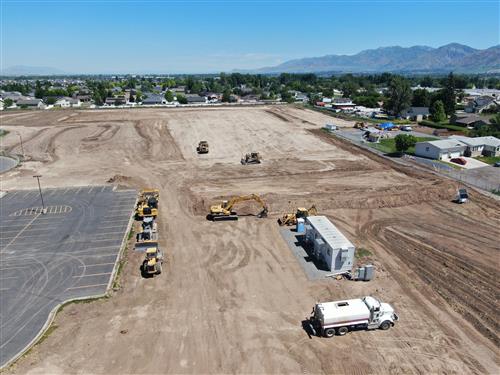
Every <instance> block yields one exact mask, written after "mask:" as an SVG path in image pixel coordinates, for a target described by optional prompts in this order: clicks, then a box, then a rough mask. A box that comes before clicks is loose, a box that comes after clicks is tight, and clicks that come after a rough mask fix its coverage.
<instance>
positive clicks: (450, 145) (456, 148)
mask: <svg viewBox="0 0 500 375" xmlns="http://www.w3.org/2000/svg"><path fill="white" fill-rule="evenodd" d="M466 149H467V145H466V144H465V143H462V142H461V141H459V140H456V139H440V140H438V141H427V142H417V144H416V145H415V155H417V156H421V157H424V158H429V159H436V160H447V159H452V158H458V157H460V156H462V155H463V154H464V152H465V150H466Z"/></svg>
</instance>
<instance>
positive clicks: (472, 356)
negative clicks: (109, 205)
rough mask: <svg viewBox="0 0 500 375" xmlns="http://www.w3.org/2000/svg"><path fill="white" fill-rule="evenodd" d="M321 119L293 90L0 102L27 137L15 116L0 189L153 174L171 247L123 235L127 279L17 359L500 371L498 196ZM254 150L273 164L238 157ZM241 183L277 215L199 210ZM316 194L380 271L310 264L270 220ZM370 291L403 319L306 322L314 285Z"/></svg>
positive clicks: (71, 310)
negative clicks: (273, 96) (116, 100)
mask: <svg viewBox="0 0 500 375" xmlns="http://www.w3.org/2000/svg"><path fill="white" fill-rule="evenodd" d="M326 122H334V123H338V121H336V120H333V121H332V119H331V118H330V117H326V116H325V115H323V114H320V113H317V112H314V111H310V110H305V109H301V108H295V107H290V106H286V107H285V106H283V107H255V108H242V107H234V108H225V107H221V108H215V109H209V108H206V109H205V108H192V109H168V110H164V109H147V110H99V111H90V110H89V111H53V112H50V111H46V112H38V111H33V112H20V113H19V114H17V113H16V114H12V113H8V114H5V115H3V114H2V127H3V128H5V129H6V130H9V131H11V132H10V133H9V134H8V135H7V136H5V137H4V138H3V140H2V143H3V147H4V148H5V149H6V150H7V151H10V152H14V153H18V154H21V149H20V145H19V136H18V135H17V133H16V131H17V132H19V133H20V134H21V135H22V137H23V141H24V144H23V146H24V152H25V156H26V160H25V161H24V162H23V163H22V165H21V166H20V167H18V168H16V169H14V170H12V171H9V172H6V173H5V174H3V175H2V188H3V189H7V190H8V189H14V188H17V189H19V188H26V189H28V188H35V187H36V186H35V185H34V183H35V182H36V181H34V180H33V178H32V175H33V174H35V172H36V173H38V174H41V175H42V176H43V177H42V186H44V187H64V186H75V185H76V186H78V185H88V184H92V185H94V184H95V185H97V184H103V183H106V182H110V183H113V184H118V185H125V186H129V187H133V188H136V189H140V188H144V187H157V188H159V189H160V216H159V232H160V244H161V246H162V248H163V250H164V252H165V254H166V263H165V264H164V270H163V273H162V274H161V275H160V276H157V277H154V278H149V279H144V278H142V277H141V275H140V272H139V267H140V264H141V261H142V256H143V255H141V254H137V253H134V252H133V251H132V250H129V251H128V252H127V253H126V263H125V265H124V268H123V270H122V272H121V276H120V284H121V287H120V289H119V290H117V291H114V292H113V293H112V296H111V298H107V299H103V300H99V301H95V302H92V303H83V304H82V303H80V304H71V305H69V306H67V307H65V308H64V310H63V311H62V312H60V313H59V314H58V316H57V317H56V319H55V323H54V324H55V325H54V327H55V329H52V332H51V334H50V335H49V336H48V337H47V338H46V339H45V340H44V341H43V343H41V344H39V345H37V346H35V347H34V349H33V350H31V352H30V353H29V354H28V355H26V356H24V357H23V358H21V359H20V360H19V361H18V362H17V363H16V364H15V365H13V366H11V367H10V368H9V369H8V370H7V373H15V374H21V373H23V374H24V373H29V374H35V373H37V374H67V373H85V374H87V373H116V374H123V373H142V374H149V373H214V374H221V373H254V374H262V373H301V374H306V373H348V374H374V373H377V374H401V373H419V374H421V373H446V374H450V373H456V374H469V373H476V374H484V373H490V374H494V373H498V372H499V367H498V366H499V356H498V344H499V340H498V320H499V319H498V297H499V286H498V266H499V238H500V236H499V235H500V233H499V228H500V210H499V203H498V201H496V200H494V199H492V198H489V197H485V196H483V195H481V194H480V193H479V192H476V191H473V190H470V196H471V198H470V202H469V203H468V204H463V205H458V204H456V203H453V202H452V199H453V198H454V195H455V193H456V189H457V187H458V184H457V183H455V182H453V181H451V180H447V179H444V178H441V177H439V176H437V175H433V174H430V173H427V172H425V171H420V170H419V169H417V168H415V167H405V166H401V165H398V164H395V163H392V162H391V161H388V160H386V159H383V158H380V157H378V156H375V155H372V154H370V153H368V151H365V150H362V149H358V148H357V147H355V146H353V145H350V144H347V143H343V142H341V141H339V140H336V139H335V138H333V137H332V136H330V135H328V134H326V133H324V132H323V131H321V130H319V128H321V127H322V126H323V125H324V124H325V123H326ZM341 125H344V126H352V124H349V123H348V122H343V123H342V124H341ZM201 140H206V141H208V142H209V145H210V153H209V154H206V155H197V154H196V152H195V149H196V145H197V144H198V142H199V141H201ZM251 151H258V152H260V153H261V155H262V157H263V163H262V164H260V165H250V166H243V165H241V164H240V158H241V157H242V156H243V155H244V154H245V153H247V152H251ZM248 193H257V194H260V195H261V196H263V197H264V198H265V199H266V201H267V202H268V204H269V206H270V215H269V217H268V218H265V219H260V218H257V217H255V216H252V214H254V213H257V212H258V211H259V208H258V207H256V206H254V205H253V204H252V203H247V204H243V205H242V206H240V207H238V212H239V213H240V214H243V216H242V217H241V218H240V220H239V221H230V222H218V223H213V222H209V221H207V220H206V218H205V216H206V214H207V210H208V207H209V205H210V204H213V203H218V202H219V201H220V200H221V199H224V198H226V197H229V196H231V195H235V194H248ZM311 204H316V206H317V208H318V210H319V212H320V214H324V215H327V216H328V217H329V218H330V219H331V220H332V221H333V222H334V223H335V224H336V225H337V226H338V227H339V228H340V229H341V230H342V231H343V232H344V234H345V235H346V236H347V237H348V238H349V239H350V240H351V242H353V243H354V244H355V245H356V246H357V247H362V248H364V249H367V250H368V252H365V254H369V255H367V256H366V257H365V258H362V259H359V260H358V262H359V264H366V263H372V264H374V265H375V268H376V274H375V279H374V280H373V281H371V282H365V283H362V282H353V281H347V280H333V279H325V280H320V281H309V280H308V279H307V277H306V275H305V274H304V272H303V270H302V268H301V267H300V265H299V264H298V262H297V261H296V259H295V257H294V255H293V254H292V252H291V251H290V249H289V248H288V246H287V245H286V243H285V241H284V240H283V239H282V237H281V235H280V233H279V227H278V225H277V223H276V219H277V218H278V217H279V216H280V215H281V214H282V213H283V212H284V211H287V210H291V209H292V208H294V207H296V206H297V205H299V206H306V207H309V206H310V205H311ZM365 295H373V296H376V297H378V298H380V299H381V300H383V301H385V302H388V303H390V304H392V305H393V306H394V307H395V309H396V312H397V313H398V315H399V317H400V321H399V322H397V324H396V326H395V327H394V328H392V329H390V330H388V331H379V330H375V331H367V332H364V331H358V332H352V333H350V334H348V335H347V336H344V337H334V338H332V339H326V338H319V337H312V338H310V337H309V336H308V335H307V333H306V332H305V331H304V329H303V328H302V321H303V320H304V319H306V318H307V317H308V316H309V314H310V312H311V309H312V307H313V305H314V303H315V302H317V301H330V300H338V299H344V298H356V297H361V296H365Z"/></svg>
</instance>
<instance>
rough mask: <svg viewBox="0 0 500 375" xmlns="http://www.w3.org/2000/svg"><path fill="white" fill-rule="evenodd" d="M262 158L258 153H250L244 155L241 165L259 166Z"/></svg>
mask: <svg viewBox="0 0 500 375" xmlns="http://www.w3.org/2000/svg"><path fill="white" fill-rule="evenodd" d="M261 160H262V158H261V157H260V154H259V153H258V152H251V153H249V154H246V155H245V156H244V157H243V158H241V164H243V165H247V164H260V162H261Z"/></svg>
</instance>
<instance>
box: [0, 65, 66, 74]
mask: <svg viewBox="0 0 500 375" xmlns="http://www.w3.org/2000/svg"><path fill="white" fill-rule="evenodd" d="M64 74H68V73H66V72H64V71H62V70H60V69H57V68H52V67H48V66H26V65H15V66H10V67H8V68H5V69H2V70H1V71H0V75H3V76H50V75H64Z"/></svg>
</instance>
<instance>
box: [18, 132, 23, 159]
mask: <svg viewBox="0 0 500 375" xmlns="http://www.w3.org/2000/svg"><path fill="white" fill-rule="evenodd" d="M17 135H19V140H20V141H21V153H22V154H23V159H24V146H23V137H22V136H21V133H19V132H17Z"/></svg>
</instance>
